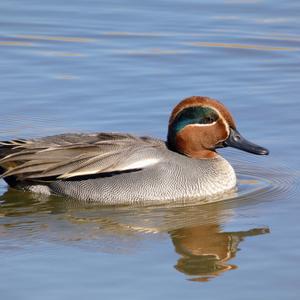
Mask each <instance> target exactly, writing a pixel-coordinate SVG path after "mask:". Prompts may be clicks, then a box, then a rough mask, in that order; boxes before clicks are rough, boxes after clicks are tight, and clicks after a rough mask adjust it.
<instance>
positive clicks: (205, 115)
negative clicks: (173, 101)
mask: <svg viewBox="0 0 300 300" xmlns="http://www.w3.org/2000/svg"><path fill="white" fill-rule="evenodd" d="M218 118H219V116H218V113H217V112H216V111H215V110H214V109H212V108H210V107H202V106H192V107H187V108H185V109H183V110H182V111H181V112H180V113H179V114H178V115H177V116H176V118H175V120H174V121H173V123H172V125H171V126H172V131H173V133H175V134H177V133H178V132H179V131H180V130H181V129H183V128H184V127H185V126H187V125H190V124H211V123H213V122H215V121H217V120H218Z"/></svg>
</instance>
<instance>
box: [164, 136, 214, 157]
mask: <svg viewBox="0 0 300 300" xmlns="http://www.w3.org/2000/svg"><path fill="white" fill-rule="evenodd" d="M167 145H168V148H169V149H170V150H172V151H174V152H177V153H180V154H183V155H185V156H188V157H191V158H195V159H212V158H216V157H218V153H217V152H216V151H215V150H210V149H205V148H203V147H201V145H199V143H197V142H194V141H193V139H190V138H189V139H186V138H185V135H180V134H177V135H176V136H174V135H172V134H171V133H170V132H169V133H168V139H167Z"/></svg>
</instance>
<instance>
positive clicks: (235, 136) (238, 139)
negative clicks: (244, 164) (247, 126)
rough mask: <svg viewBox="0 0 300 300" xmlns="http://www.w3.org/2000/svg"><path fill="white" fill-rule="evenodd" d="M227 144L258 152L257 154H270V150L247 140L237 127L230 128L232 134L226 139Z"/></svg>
mask: <svg viewBox="0 0 300 300" xmlns="http://www.w3.org/2000/svg"><path fill="white" fill-rule="evenodd" d="M224 145H225V146H229V147H233V148H237V149H240V150H243V151H246V152H249V153H253V154H257V155H268V154H269V150H268V149H266V148H263V147H261V146H258V145H256V144H253V143H251V142H249V141H247V140H246V139H245V138H243V137H242V135H241V134H240V133H239V132H238V131H237V130H236V129H232V128H231V129H230V135H229V137H228V138H227V140H226V141H224Z"/></svg>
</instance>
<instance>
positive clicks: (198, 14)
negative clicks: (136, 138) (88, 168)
mask: <svg viewBox="0 0 300 300" xmlns="http://www.w3.org/2000/svg"><path fill="white" fill-rule="evenodd" d="M299 14H300V4H299V3H298V2H297V1H292V0H288V1H284V2H280V3H279V2H276V3H275V2H274V1H267V0H261V1H252V0H250V1H248V0H247V1H239V0H237V1H235V0H228V1H219V0H214V1H193V0H188V1H177V0H175V1H151V2H148V3H146V2H145V1H144V2H141V1H125V2H124V1H80V0H77V1H64V2H63V3H62V2H60V1H57V0H54V1H51V2H48V3H46V2H45V1H42V2H41V1H35V0H28V1H26V4H25V3H24V2H21V1H17V0H10V1H1V3H0V16H1V18H0V54H1V55H0V68H1V80H0V104H1V110H0V120H1V121H0V123H1V127H0V138H1V139H2V140H4V139H9V138H20V137H38V136H44V135H50V134H56V133H62V132H74V131H80V132H94V131H122V132H131V133H134V134H141V135H151V136H156V137H159V138H165V136H166V130H167V122H168V117H169V113H170V111H171V109H172V108H173V106H174V105H175V104H176V103H177V102H178V101H179V100H181V99H182V98H184V97H187V96H190V95H206V96H211V97H214V98H217V99H219V100H221V101H222V102H224V103H225V104H226V106H228V107H229V108H230V110H231V111H232V113H233V115H234V116H235V117H236V121H237V124H238V127H239V130H240V132H241V133H243V135H244V136H246V137H247V138H249V140H253V141H254V142H256V143H258V144H261V145H263V146H265V147H267V148H268V149H270V152H271V154H270V156H269V157H254V156H251V155H250V154H244V153H240V152H238V151H235V150H228V149H224V150H222V151H221V153H222V155H224V156H225V157H226V158H227V159H228V160H229V161H230V162H231V163H232V164H233V166H234V167H235V169H236V171H237V174H238V192H237V193H236V194H234V195H231V196H230V197H228V198H227V199H226V200H224V201H218V202H215V203H206V204H203V203H194V204H193V205H185V206H184V205H175V204H174V205H165V206H152V207H148V206H146V207H128V206H122V207H117V206H110V207H107V206H106V207H105V206H102V207H100V206H97V205H92V204H89V205H88V204H82V203H79V202H78V201H71V200H70V199H63V198H59V197H50V198H49V197H44V196H41V195H34V194H30V193H23V192H19V191H14V190H12V189H8V187H7V185H6V184H5V183H4V182H3V181H1V182H0V192H1V196H0V204H1V206H0V236H1V239H0V256H1V268H0V270H1V271H0V274H1V281H0V293H1V297H2V298H3V299H81V298H83V297H84V298H99V297H106V298H107V299H118V298H120V299H153V297H157V296H160V297H161V298H164V299H171V298H172V299H179V298H182V297H184V298H187V297H188V298H190V299H199V298H200V297H202V298H204V299H217V298H220V297H222V299H231V300H232V299H241V298H242V299H298V298H299V284H298V281H299V280H298V278H299V267H300V263H299V261H300V252H299V250H298V249H299V248H300V239H299V237H300V236H299V232H300V225H299V222H298V219H299V209H300V205H299V198H300V191H299V188H298V187H299V183H300V180H299V176H300V156H299V147H300V141H299V111H300V102H299V99H298V95H299V93H300V88H299V84H298V82H299V74H300V65H299V59H300V32H299V26H300V21H299Z"/></svg>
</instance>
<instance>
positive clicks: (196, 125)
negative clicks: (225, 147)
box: [186, 121, 217, 127]
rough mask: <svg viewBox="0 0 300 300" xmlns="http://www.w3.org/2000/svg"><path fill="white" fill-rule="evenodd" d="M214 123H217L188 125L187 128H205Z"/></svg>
mask: <svg viewBox="0 0 300 300" xmlns="http://www.w3.org/2000/svg"><path fill="white" fill-rule="evenodd" d="M216 123H217V121H215V122H212V123H208V124H198V123H197V124H189V125H187V126H192V127H207V126H212V125H214V124H216ZM187 126H186V127H187Z"/></svg>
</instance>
